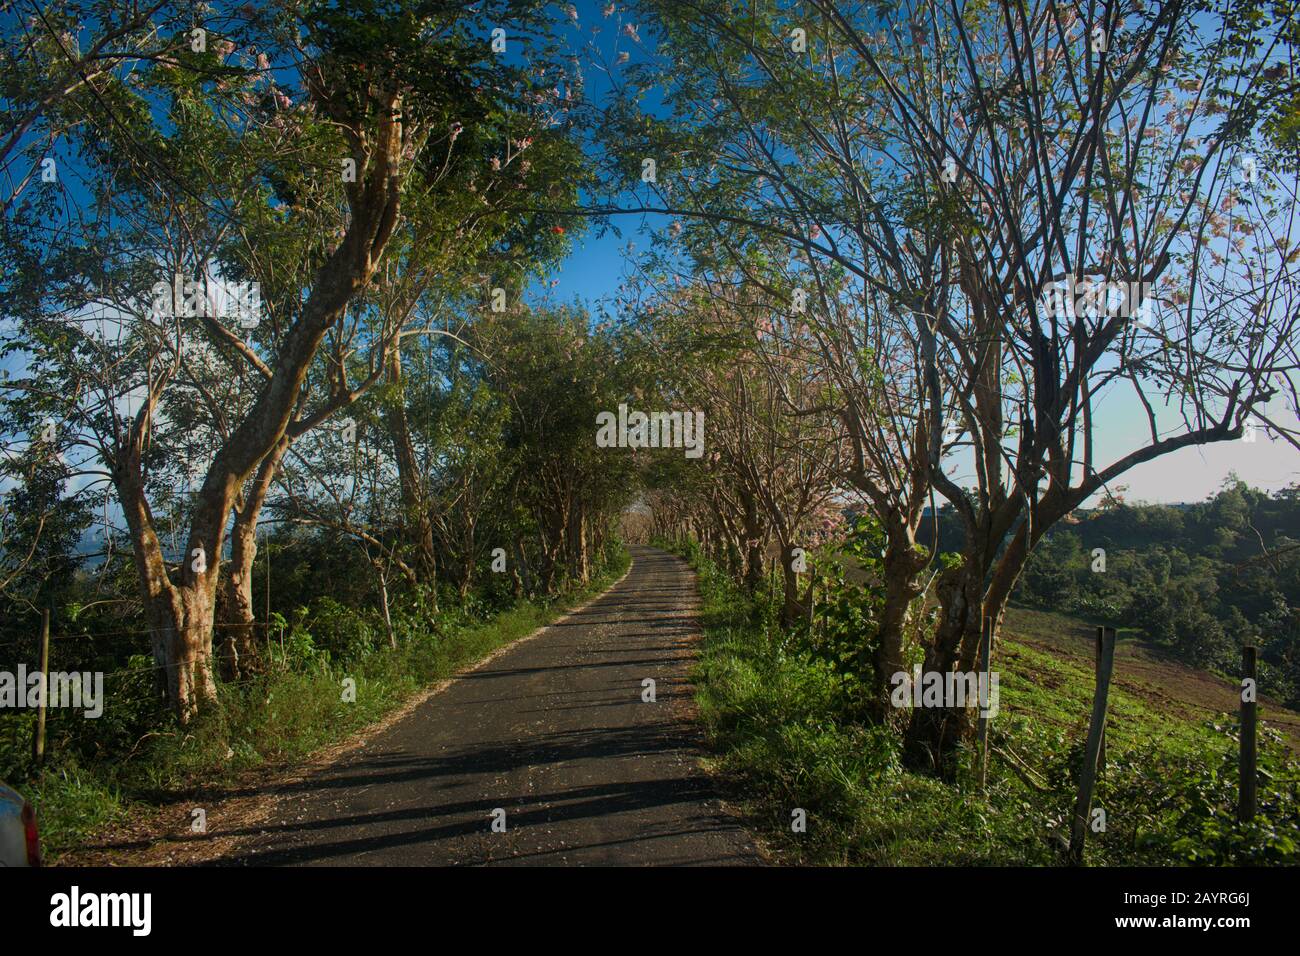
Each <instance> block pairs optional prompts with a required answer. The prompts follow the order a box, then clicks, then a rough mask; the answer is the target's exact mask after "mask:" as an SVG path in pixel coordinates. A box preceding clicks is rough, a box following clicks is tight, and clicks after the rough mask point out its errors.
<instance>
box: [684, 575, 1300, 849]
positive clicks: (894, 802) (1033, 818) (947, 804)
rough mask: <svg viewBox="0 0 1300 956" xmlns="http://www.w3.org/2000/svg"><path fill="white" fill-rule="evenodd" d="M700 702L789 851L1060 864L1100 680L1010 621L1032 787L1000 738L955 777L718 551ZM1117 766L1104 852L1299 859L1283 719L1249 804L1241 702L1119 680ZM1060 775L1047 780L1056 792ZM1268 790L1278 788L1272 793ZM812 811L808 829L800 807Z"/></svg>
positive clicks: (1004, 722)
mask: <svg viewBox="0 0 1300 956" xmlns="http://www.w3.org/2000/svg"><path fill="white" fill-rule="evenodd" d="M687 556H688V557H689V558H691V560H692V563H693V565H694V566H695V567H696V569H697V570H698V571H699V572H700V586H701V591H702V594H703V599H704V607H703V619H704V627H705V634H704V641H703V646H702V651H701V661H700V664H699V668H698V673H697V683H698V687H699V691H698V694H699V702H700V706H701V710H702V713H703V715H704V718H705V721H706V725H707V729H708V731H709V734H710V737H711V739H712V743H713V745H714V749H715V752H716V754H717V756H716V757H715V758H714V763H715V765H716V767H717V769H718V770H720V771H722V772H723V773H724V774H725V777H726V779H728V780H730V781H731V782H732V784H733V785H734V795H735V798H736V799H737V800H738V801H740V803H741V804H742V806H743V808H744V811H745V812H746V814H747V815H748V817H749V819H750V822H751V824H752V825H753V826H754V827H755V828H756V829H757V830H758V831H759V832H760V833H761V835H762V836H763V837H764V839H765V842H766V843H767V844H768V845H769V846H770V847H771V848H772V849H773V851H774V852H775V854H776V855H777V857H778V858H779V859H781V860H783V861H787V862H792V863H801V864H855V865H882V866H884V865H910V866H929V865H1055V864H1059V863H1061V862H1062V861H1063V856H1062V851H1063V849H1064V843H1065V840H1064V837H1063V834H1065V833H1068V829H1069V814H1070V808H1071V807H1072V805H1073V798H1074V788H1075V786H1076V781H1077V775H1078V767H1079V765H1080V763H1081V761H1082V742H1083V738H1084V735H1085V734H1086V724H1087V715H1088V714H1089V712H1090V709H1091V704H1092V695H1093V680H1094V678H1093V673H1092V667H1091V661H1089V660H1086V659H1084V658H1082V657H1078V656H1076V657H1071V656H1068V655H1064V654H1056V653H1052V652H1048V651H1046V650H1043V649H1042V648H1040V647H1038V646H1030V645H1029V644H1026V643H1023V642H1021V641H1018V640H1016V639H1015V638H1014V637H1006V638H1004V639H1003V640H1002V641H1001V642H1000V644H999V650H998V656H997V660H998V667H999V670H1000V674H1001V678H1000V680H1001V700H1000V711H999V713H998V715H997V717H996V718H995V720H994V721H993V725H992V726H993V731H992V736H991V739H992V741H993V743H994V745H995V746H996V747H997V748H998V749H999V750H1002V751H1003V752H1004V753H1006V752H1009V753H1011V754H1014V755H1015V756H1016V757H1017V758H1019V759H1020V760H1021V761H1022V762H1023V763H1025V764H1027V765H1028V766H1029V768H1030V769H1031V771H1032V772H1033V774H1032V776H1031V777H1030V779H1032V780H1034V783H1035V785H1033V786H1031V785H1030V784H1028V783H1026V782H1025V780H1023V779H1022V778H1021V776H1020V775H1019V774H1017V773H1016V772H1015V771H1014V770H1013V769H1012V768H1011V765H1010V762H1009V761H1008V760H1007V759H1006V758H1004V757H1002V756H999V755H996V754H995V755H994V756H993V758H992V759H991V762H990V767H989V776H988V786H987V790H986V791H985V792H981V791H980V790H979V788H978V786H977V784H976V777H975V774H974V769H975V765H974V755H973V753H971V752H970V751H969V750H964V751H962V752H961V753H960V754H959V758H958V764H959V767H958V772H957V775H956V779H955V780H954V781H953V782H945V781H942V780H939V779H937V778H935V777H932V776H929V775H925V774H919V773H914V772H911V771H909V770H907V769H906V768H904V767H903V765H902V762H901V758H900V742H899V739H898V735H897V733H896V732H895V731H892V730H889V729H887V728H884V727H881V726H875V725H870V724H864V723H860V722H856V721H854V720H852V719H849V718H846V717H844V716H843V715H844V714H845V713H846V711H847V708H846V707H845V706H844V697H843V695H842V694H841V692H840V688H841V687H842V686H843V679H842V677H841V676H840V675H838V674H837V673H836V672H835V670H834V669H833V668H832V666H831V664H830V663H828V662H826V661H823V660H820V659H818V658H817V657H816V656H815V655H813V654H811V653H809V652H808V651H807V650H806V649H803V648H802V647H801V646H800V643H799V641H798V640H797V639H795V638H792V637H790V636H787V635H782V634H781V633H780V632H779V631H777V630H776V629H775V628H773V627H771V626H770V624H769V623H766V622H769V621H770V616H768V617H765V616H764V615H763V614H762V613H761V612H756V611H755V606H754V604H753V602H751V601H750V600H749V599H747V598H746V597H745V596H744V595H743V594H742V593H741V592H739V590H738V589H737V588H736V587H735V586H734V584H733V583H732V582H731V581H730V580H729V579H728V578H726V577H725V575H723V574H721V573H720V572H719V571H718V570H717V569H716V568H715V567H714V566H713V565H712V564H711V563H710V562H709V561H708V560H707V559H706V558H702V557H701V556H700V555H699V554H698V553H690V552H689V551H688V555H687ZM1107 726H1108V737H1107V740H1108V761H1107V770H1106V774H1105V776H1104V777H1103V779H1102V781H1101V782H1100V783H1099V785H1098V790H1097V795H1096V798H1095V800H1094V803H1093V805H1094V807H1097V806H1100V807H1101V808H1102V809H1104V810H1105V811H1106V814H1107V826H1106V831H1105V832H1104V833H1097V834H1090V836H1089V842H1088V845H1087V852H1086V857H1085V859H1086V862H1088V863H1089V864H1092V865H1107V864H1138V865H1141V864H1153V865H1154V864H1180V863H1276V862H1288V863H1294V862H1297V860H1298V859H1300V769H1298V768H1297V766H1296V762H1295V760H1294V758H1293V756H1292V754H1291V752H1290V751H1289V750H1288V749H1287V748H1286V747H1285V746H1284V745H1283V744H1282V743H1281V740H1280V738H1279V737H1278V736H1277V735H1275V734H1269V733H1265V734H1264V736H1263V738H1262V740H1261V771H1262V774H1261V776H1262V778H1263V781H1264V782H1263V783H1262V785H1261V809H1260V819H1259V821H1258V822H1257V823H1256V824H1254V825H1251V826H1238V825H1237V824H1236V823H1235V821H1234V820H1233V819H1232V811H1233V807H1234V801H1235V793H1236V778H1235V760H1236V753H1237V749H1236V741H1235V737H1234V736H1233V731H1234V727H1233V722H1232V720H1231V718H1230V715H1226V714H1225V715H1222V716H1221V717H1220V718H1219V719H1218V720H1217V721H1212V720H1187V719H1182V718H1180V717H1178V716H1174V715H1171V714H1170V713H1169V712H1167V711H1166V710H1164V709H1162V707H1161V706H1160V702H1159V701H1154V702H1153V701H1149V700H1147V699H1146V698H1144V697H1143V696H1142V695H1141V694H1139V693H1130V692H1129V691H1128V690H1125V689H1124V688H1123V687H1120V686H1113V687H1112V693H1111V696H1110V710H1109V722H1108V725H1107ZM1044 791H1045V792H1044ZM1265 794H1266V795H1265ZM796 808H801V809H803V810H805V811H806V812H807V818H808V824H807V832H806V833H796V832H793V831H792V827H791V821H792V811H794V810H795V809H796Z"/></svg>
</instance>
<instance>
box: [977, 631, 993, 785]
mask: <svg viewBox="0 0 1300 956" xmlns="http://www.w3.org/2000/svg"><path fill="white" fill-rule="evenodd" d="M992 661H993V618H991V617H989V616H987V615H985V617H984V626H983V628H982V631H981V634H980V664H979V667H980V674H981V675H982V676H983V679H984V686H985V687H991V685H992V679H991V677H990V676H989V675H990V667H991V666H992ZM976 686H978V684H977V685H976ZM990 693H991V692H990ZM980 703H981V706H980V716H979V723H978V725H977V727H978V730H977V735H978V738H979V748H980V789H981V790H983V789H984V786H985V784H986V783H987V781H988V774H989V719H988V717H986V716H984V707H983V706H982V704H983V702H980Z"/></svg>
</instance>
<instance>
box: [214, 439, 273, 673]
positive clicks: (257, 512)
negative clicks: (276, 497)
mask: <svg viewBox="0 0 1300 956" xmlns="http://www.w3.org/2000/svg"><path fill="white" fill-rule="evenodd" d="M288 449H289V438H288V436H287V435H286V436H285V437H283V438H281V439H280V441H279V442H278V443H277V444H276V446H275V448H273V449H271V452H270V454H268V455H267V456H266V457H265V458H263V459H262V463H261V464H260V465H258V467H257V475H256V476H255V477H254V479H253V482H252V484H251V486H250V487H249V488H248V489H247V490H246V492H245V496H244V501H243V504H242V506H240V507H238V508H237V509H236V511H235V521H234V524H233V525H232V526H231V529H230V561H229V562H228V563H227V565H226V568H225V570H226V573H225V575H224V576H223V577H222V579H221V584H220V588H221V594H220V599H219V601H218V606H219V607H220V609H221V616H220V624H221V633H220V635H219V637H220V652H219V655H218V656H219V658H220V660H221V669H222V675H223V676H224V677H225V679H226V680H232V681H234V680H243V679H245V678H247V677H249V676H250V675H252V674H253V673H255V672H256V670H257V668H258V658H259V656H260V655H259V653H258V643H259V642H258V639H257V638H258V635H257V613H256V611H255V609H254V607H253V576H254V575H253V565H254V562H255V560H256V558H257V522H258V519H259V518H260V516H261V513H262V506H263V505H265V504H266V496H267V494H268V493H269V492H270V490H271V484H272V482H273V481H274V480H275V475H276V472H277V471H279V468H280V463H281V462H282V461H283V460H284V455H285V452H287V451H288Z"/></svg>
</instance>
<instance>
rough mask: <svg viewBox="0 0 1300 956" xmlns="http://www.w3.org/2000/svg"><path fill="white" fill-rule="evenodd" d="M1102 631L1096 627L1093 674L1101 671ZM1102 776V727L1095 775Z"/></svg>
mask: <svg viewBox="0 0 1300 956" xmlns="http://www.w3.org/2000/svg"><path fill="white" fill-rule="evenodd" d="M1104 632H1105V628H1102V627H1099V628H1097V660H1096V663H1095V664H1094V666H1093V672H1094V673H1095V674H1100V673H1101V647H1102V635H1103V633H1104ZM1104 776H1106V728H1105V727H1102V728H1101V747H1100V748H1099V749H1098V750H1097V777H1098V779H1100V778H1101V777H1104Z"/></svg>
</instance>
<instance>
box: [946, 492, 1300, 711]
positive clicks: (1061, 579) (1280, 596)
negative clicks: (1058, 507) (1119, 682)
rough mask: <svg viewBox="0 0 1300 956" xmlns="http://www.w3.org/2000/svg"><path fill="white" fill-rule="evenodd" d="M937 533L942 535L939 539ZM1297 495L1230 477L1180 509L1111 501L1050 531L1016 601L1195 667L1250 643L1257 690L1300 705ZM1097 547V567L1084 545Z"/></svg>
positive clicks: (1218, 661)
mask: <svg viewBox="0 0 1300 956" xmlns="http://www.w3.org/2000/svg"><path fill="white" fill-rule="evenodd" d="M942 534H943V532H941V536H942ZM1297 543H1300V502H1298V501H1297V499H1296V496H1295V495H1294V494H1290V493H1288V492H1285V491H1284V492H1280V493H1278V494H1276V495H1273V496H1268V495H1265V494H1263V493H1262V492H1259V491H1256V490H1254V489H1251V488H1249V487H1247V486H1246V485H1245V484H1243V483H1241V482H1239V481H1236V480H1235V479H1229V481H1228V482H1227V483H1226V484H1225V486H1224V488H1223V490H1222V491H1220V492H1219V493H1218V494H1217V495H1215V496H1214V497H1212V498H1210V499H1209V500H1207V501H1205V502H1201V503H1199V504H1195V505H1191V506H1188V507H1177V506H1172V505H1123V504H1121V505H1118V506H1116V507H1113V508H1108V509H1104V510H1101V511H1097V512H1091V513H1087V514H1086V515H1085V516H1084V518H1083V520H1081V521H1079V522H1077V523H1075V524H1073V525H1069V526H1065V527H1058V528H1056V529H1054V530H1053V531H1051V532H1050V533H1049V534H1048V535H1047V536H1046V537H1045V538H1044V540H1043V541H1041V542H1040V543H1039V545H1038V547H1037V548H1036V549H1035V551H1034V553H1033V555H1032V556H1031V557H1030V560H1029V562H1028V564H1027V566H1026V568H1025V570H1024V573H1023V574H1022V576H1021V579H1020V582H1019V586H1018V588H1017V591H1016V593H1015V596H1014V597H1015V600H1017V601H1018V602H1019V603H1021V604H1023V605H1027V606H1030V607H1038V608H1044V609H1050V610H1054V611H1057V612H1060V613H1064V614H1068V615H1071V616H1073V617H1076V618H1079V619H1081V620H1086V621H1088V622H1090V623H1096V624H1112V625H1115V626H1118V627H1125V628H1133V629H1136V630H1139V631H1141V632H1143V633H1144V634H1145V635H1146V637H1147V638H1148V639H1149V640H1151V641H1153V642H1155V643H1156V644H1158V645H1160V646H1162V647H1165V648H1167V649H1168V650H1170V651H1171V652H1173V653H1174V654H1175V655H1176V656H1177V657H1178V658H1179V659H1180V660H1183V661H1185V662H1187V663H1188V664H1191V665H1193V666H1195V667H1201V668H1210V669H1214V670H1219V671H1222V672H1225V673H1229V674H1235V673H1236V670H1237V668H1238V667H1239V666H1240V660H1241V647H1242V646H1244V645H1247V644H1254V645H1256V646H1257V647H1259V648H1260V661H1261V666H1260V686H1261V688H1262V689H1263V690H1264V691H1265V692H1266V693H1268V694H1270V695H1274V696H1277V697H1279V698H1281V699H1282V700H1284V701H1286V702H1287V703H1288V704H1290V705H1292V706H1294V705H1296V704H1298V703H1300V619H1297V617H1296V615H1295V614H1294V612H1293V611H1292V608H1294V607H1296V606H1298V605H1300V548H1296V547H1295V545H1296V544H1297ZM1094 548H1102V549H1104V550H1105V552H1106V570H1105V572H1104V573H1099V572H1094V571H1092V550H1093V549H1094Z"/></svg>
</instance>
